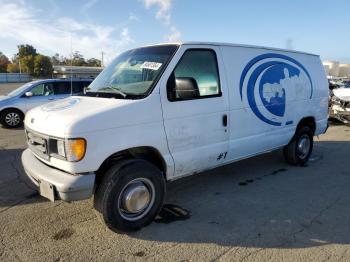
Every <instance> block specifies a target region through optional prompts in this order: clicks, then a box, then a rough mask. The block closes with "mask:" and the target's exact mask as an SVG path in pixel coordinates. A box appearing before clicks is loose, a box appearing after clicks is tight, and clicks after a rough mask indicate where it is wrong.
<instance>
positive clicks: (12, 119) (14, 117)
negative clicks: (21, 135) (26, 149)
mask: <svg viewBox="0 0 350 262" xmlns="http://www.w3.org/2000/svg"><path fill="white" fill-rule="evenodd" d="M20 119H21V118H20V116H19V114H17V113H14V112H12V113H8V114H7V115H6V116H5V122H6V124H8V125H9V126H16V125H18V124H19V121H20Z"/></svg>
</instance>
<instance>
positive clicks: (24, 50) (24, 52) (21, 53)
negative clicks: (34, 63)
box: [17, 45, 38, 58]
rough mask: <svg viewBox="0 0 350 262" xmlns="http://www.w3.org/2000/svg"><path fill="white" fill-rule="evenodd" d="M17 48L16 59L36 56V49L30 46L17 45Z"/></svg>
mask: <svg viewBox="0 0 350 262" xmlns="http://www.w3.org/2000/svg"><path fill="white" fill-rule="evenodd" d="M17 47H18V53H17V57H19V58H23V57H26V56H30V55H31V56H33V57H35V56H36V55H37V54H38V53H37V52H36V49H35V48H34V47H33V46H31V45H19V46H17Z"/></svg>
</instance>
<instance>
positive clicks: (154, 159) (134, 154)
mask: <svg viewBox="0 0 350 262" xmlns="http://www.w3.org/2000/svg"><path fill="white" fill-rule="evenodd" d="M121 159H144V160H147V161H149V162H150V163H152V164H153V165H155V166H156V167H158V168H159V170H160V171H161V172H162V173H163V175H164V178H166V177H165V176H166V163H165V161H164V159H163V157H162V155H161V154H160V152H159V151H158V150H157V149H155V148H153V147H149V146H142V147H133V148H129V149H126V150H122V151H119V152H117V153H114V154H113V155H111V156H109V157H108V158H107V159H106V160H105V161H103V163H102V165H101V166H100V168H99V169H98V170H97V171H96V185H98V184H99V183H100V181H101V179H102V177H103V174H104V173H105V172H106V171H107V170H108V169H109V168H110V167H111V166H112V165H113V164H115V163H116V162H117V161H120V160H121Z"/></svg>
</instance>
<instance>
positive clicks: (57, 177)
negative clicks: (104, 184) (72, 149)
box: [22, 149, 95, 202]
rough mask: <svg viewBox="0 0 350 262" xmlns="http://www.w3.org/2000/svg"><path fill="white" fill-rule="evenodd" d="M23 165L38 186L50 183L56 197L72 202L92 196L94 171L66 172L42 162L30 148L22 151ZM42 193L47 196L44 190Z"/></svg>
mask: <svg viewBox="0 0 350 262" xmlns="http://www.w3.org/2000/svg"><path fill="white" fill-rule="evenodd" d="M22 165H23V168H24V171H25V172H26V174H27V176H28V177H29V178H30V180H31V181H32V182H33V183H34V184H35V185H36V186H37V187H38V188H41V187H40V184H41V183H46V184H49V185H50V187H51V188H52V190H53V194H54V198H55V199H62V200H64V201H68V202H70V201H77V200H83V199H88V198H90V197H91V196H92V193H93V190H94V184H95V174H94V173H86V174H83V175H76V174H69V173H66V172H64V171H61V170H58V169H56V168H53V167H50V166H48V165H46V164H44V163H42V162H41V161H40V160H38V159H37V158H36V157H35V156H34V154H33V153H32V152H31V151H30V150H29V149H26V150H24V152H23V153H22ZM40 194H41V195H43V196H44V197H47V196H46V195H45V194H43V192H40ZM47 198H49V197H47ZM49 199H50V200H53V199H51V198H49Z"/></svg>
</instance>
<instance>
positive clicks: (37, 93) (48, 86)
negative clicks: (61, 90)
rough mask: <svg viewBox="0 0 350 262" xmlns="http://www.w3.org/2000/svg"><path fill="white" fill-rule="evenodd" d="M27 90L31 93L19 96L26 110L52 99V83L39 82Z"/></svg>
mask: <svg viewBox="0 0 350 262" xmlns="http://www.w3.org/2000/svg"><path fill="white" fill-rule="evenodd" d="M28 91H29V92H31V93H32V96H30V97H23V98H21V99H23V100H24V101H25V105H26V110H27V111H28V110H30V109H32V108H34V107H37V106H41V105H43V104H46V103H48V102H50V101H52V100H53V99H54V97H53V84H52V83H41V84H38V85H36V86H34V87H33V88H32V89H31V90H28Z"/></svg>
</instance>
